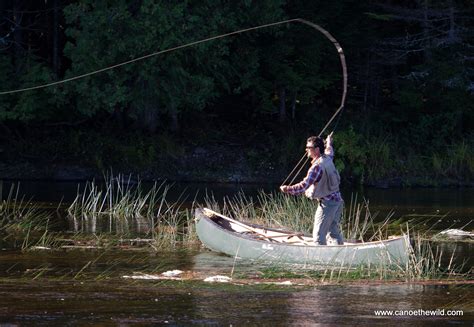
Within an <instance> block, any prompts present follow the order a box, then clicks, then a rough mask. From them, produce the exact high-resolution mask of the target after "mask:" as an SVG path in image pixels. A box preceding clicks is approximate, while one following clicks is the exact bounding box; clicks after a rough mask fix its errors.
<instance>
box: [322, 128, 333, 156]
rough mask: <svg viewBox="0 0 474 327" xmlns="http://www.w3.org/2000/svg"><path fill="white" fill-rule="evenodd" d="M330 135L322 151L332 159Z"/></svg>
mask: <svg viewBox="0 0 474 327" xmlns="http://www.w3.org/2000/svg"><path fill="white" fill-rule="evenodd" d="M332 133H333V132H331V134H329V135H328V136H327V137H326V148H325V149H324V154H325V155H327V156H330V157H332V158H334V148H333V147H332Z"/></svg>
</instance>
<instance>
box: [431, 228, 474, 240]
mask: <svg viewBox="0 0 474 327" xmlns="http://www.w3.org/2000/svg"><path fill="white" fill-rule="evenodd" d="M433 238H434V239H468V238H474V233H472V232H466V231H463V230H461V229H446V230H443V231H441V232H439V233H438V234H436V235H435V236H434V237H433Z"/></svg>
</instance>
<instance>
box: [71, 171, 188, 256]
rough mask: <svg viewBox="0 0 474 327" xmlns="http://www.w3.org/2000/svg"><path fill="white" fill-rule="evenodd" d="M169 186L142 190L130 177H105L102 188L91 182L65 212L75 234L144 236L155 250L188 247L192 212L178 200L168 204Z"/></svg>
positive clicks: (138, 183) (154, 185)
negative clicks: (151, 241) (151, 240)
mask: <svg viewBox="0 0 474 327" xmlns="http://www.w3.org/2000/svg"><path fill="white" fill-rule="evenodd" d="M169 190H170V186H168V185H166V184H165V183H161V184H158V183H155V184H153V186H152V187H151V188H150V189H149V190H147V191H145V190H144V187H143V186H142V184H141V182H140V181H134V180H132V179H131V177H130V176H129V177H128V178H125V177H124V176H122V175H118V176H116V177H114V176H113V175H110V176H106V178H105V181H104V183H103V185H101V184H100V183H96V182H95V181H92V182H90V183H87V184H86V186H85V187H84V189H83V190H80V189H78V193H77V196H76V198H75V200H74V201H73V203H72V204H71V205H70V206H69V208H68V210H67V212H68V217H69V220H70V222H71V224H72V227H73V229H74V231H75V232H77V233H92V234H107V235H109V236H111V237H117V238H122V237H136V236H140V237H145V238H147V237H148V238H151V239H153V240H154V242H153V243H150V245H151V246H152V247H154V248H155V249H163V248H170V247H171V248H173V247H176V246H177V245H178V244H184V245H190V244H191V243H192V242H195V240H196V237H194V234H193V233H192V232H191V231H192V229H193V224H192V214H191V212H192V209H191V210H189V209H187V208H183V206H182V203H181V202H180V201H179V200H178V201H175V202H169V201H168V200H167V195H168V192H169Z"/></svg>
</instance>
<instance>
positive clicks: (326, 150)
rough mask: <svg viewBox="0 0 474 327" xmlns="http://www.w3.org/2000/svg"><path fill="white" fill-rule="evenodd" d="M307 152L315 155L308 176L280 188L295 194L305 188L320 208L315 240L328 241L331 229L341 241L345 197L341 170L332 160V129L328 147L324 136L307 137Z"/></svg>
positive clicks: (303, 190)
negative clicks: (339, 170)
mask: <svg viewBox="0 0 474 327" xmlns="http://www.w3.org/2000/svg"><path fill="white" fill-rule="evenodd" d="M306 154H307V156H308V158H311V159H312V161H311V167H310V168H309V170H308V174H307V175H306V177H305V178H304V179H303V180H302V181H301V182H299V183H298V184H294V185H291V186H289V185H282V186H280V190H281V191H282V192H283V193H288V194H292V195H299V194H302V193H303V192H304V193H305V195H306V196H307V197H308V198H310V199H312V200H316V201H318V209H317V210H316V213H315V215H314V227H313V239H314V242H315V243H318V244H319V245H326V236H327V234H328V233H329V235H330V236H331V237H332V238H334V239H335V240H336V241H337V244H339V245H342V244H344V239H343V237H342V234H341V231H340V229H339V222H340V219H341V215H342V207H343V204H344V201H343V200H342V197H341V193H340V192H339V183H340V177H339V172H338V171H337V169H336V167H335V166H334V163H333V158H334V150H333V147H332V133H331V134H329V135H328V137H327V138H326V147H325V146H324V141H323V139H322V138H321V137H317V136H311V137H310V138H308V140H307V141H306Z"/></svg>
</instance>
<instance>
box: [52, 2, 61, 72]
mask: <svg viewBox="0 0 474 327" xmlns="http://www.w3.org/2000/svg"><path fill="white" fill-rule="evenodd" d="M53 6H54V11H53V73H54V78H55V79H56V80H57V79H58V78H59V71H60V69H61V62H60V57H59V6H60V0H54V1H53Z"/></svg>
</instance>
